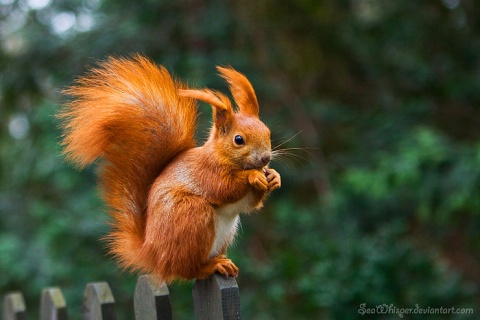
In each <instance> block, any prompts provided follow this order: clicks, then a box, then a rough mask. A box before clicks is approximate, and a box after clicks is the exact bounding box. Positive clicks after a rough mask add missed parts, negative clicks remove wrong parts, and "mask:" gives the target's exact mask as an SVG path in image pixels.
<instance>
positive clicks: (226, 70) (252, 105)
mask: <svg viewBox="0 0 480 320" xmlns="http://www.w3.org/2000/svg"><path fill="white" fill-rule="evenodd" d="M217 70H218V71H219V72H220V75H221V76H222V78H224V79H225V80H227V82H228V85H229V87H230V92H231V93H232V96H233V99H234V100H235V103H236V104H237V106H238V108H239V109H240V112H241V113H245V114H248V115H251V116H255V117H258V112H259V108H258V101H257V96H256V95H255V91H254V90H253V87H252V84H251V83H250V81H248V79H247V77H245V76H244V75H243V74H241V73H240V72H238V71H236V70H235V69H233V68H232V67H220V66H217Z"/></svg>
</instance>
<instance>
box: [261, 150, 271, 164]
mask: <svg viewBox="0 0 480 320" xmlns="http://www.w3.org/2000/svg"><path fill="white" fill-rule="evenodd" d="M269 162H270V153H266V154H264V155H263V156H262V163H263V164H264V165H267V164H268V163H269Z"/></svg>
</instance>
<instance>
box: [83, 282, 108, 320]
mask: <svg viewBox="0 0 480 320" xmlns="http://www.w3.org/2000/svg"><path fill="white" fill-rule="evenodd" d="M82 319H83V320H115V319H116V316H115V299H114V298H113V295H112V291H111V290H110V286H109V285H108V283H106V282H96V283H89V284H87V286H86V287H85V292H84V294H83V305H82Z"/></svg>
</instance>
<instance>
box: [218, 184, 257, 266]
mask: <svg viewBox="0 0 480 320" xmlns="http://www.w3.org/2000/svg"><path fill="white" fill-rule="evenodd" d="M252 200H253V199H252V194H250V193H249V194H247V195H246V196H245V197H243V198H242V199H240V200H239V201H237V202H235V203H232V204H228V205H226V206H223V207H220V208H218V209H217V217H216V220H215V240H214V241H213V246H212V249H211V250H210V257H215V256H217V255H218V254H219V253H220V250H222V248H223V246H224V245H225V244H227V242H230V241H231V240H232V239H233V237H234V236H235V233H236V232H237V227H238V225H239V223H240V217H239V214H240V213H242V212H249V211H251V210H252V209H253V207H252V202H253V201H252Z"/></svg>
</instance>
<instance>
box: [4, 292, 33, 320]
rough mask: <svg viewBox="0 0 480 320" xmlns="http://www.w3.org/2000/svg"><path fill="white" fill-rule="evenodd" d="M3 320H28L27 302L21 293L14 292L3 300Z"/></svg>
mask: <svg viewBox="0 0 480 320" xmlns="http://www.w3.org/2000/svg"><path fill="white" fill-rule="evenodd" d="M2 314H3V320H25V319H27V308H26V307H25V300H24V299H23V295H22V294H21V293H20V292H12V293H9V294H7V295H6V296H5V297H4V298H3V313H2Z"/></svg>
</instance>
